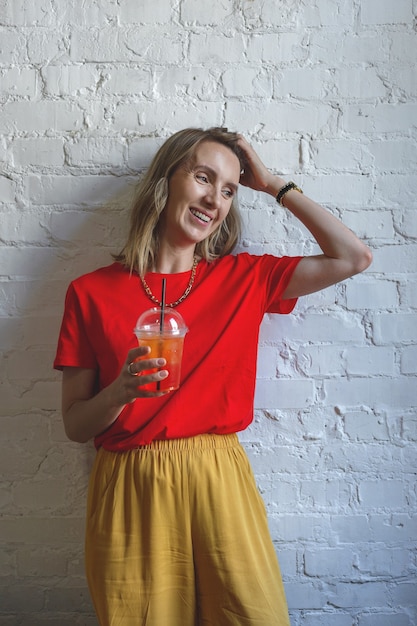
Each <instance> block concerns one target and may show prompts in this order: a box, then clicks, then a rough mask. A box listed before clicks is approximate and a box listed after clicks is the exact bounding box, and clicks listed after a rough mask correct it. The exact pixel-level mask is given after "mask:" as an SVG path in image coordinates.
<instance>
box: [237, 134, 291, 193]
mask: <svg viewBox="0 0 417 626" xmlns="http://www.w3.org/2000/svg"><path fill="white" fill-rule="evenodd" d="M238 145H239V148H240V149H241V150H242V152H243V154H244V156H245V160H246V166H245V169H244V170H243V172H242V174H241V176H240V181H239V182H240V184H241V185H243V186H244V187H250V188H251V189H254V190H255V191H264V192H265V193H272V194H275V190H276V189H278V188H279V186H280V184H281V181H280V179H279V178H278V177H277V176H274V174H272V173H271V172H270V171H269V170H268V168H267V167H266V166H265V165H264V163H263V162H262V161H261V159H260V158H259V156H258V154H257V153H256V152H255V150H254V149H253V148H252V146H251V145H250V143H249V142H248V141H246V139H245V138H244V137H243V136H242V135H239V142H238ZM277 179H278V180H277ZM282 184H285V181H282ZM281 186H282V185H281Z"/></svg>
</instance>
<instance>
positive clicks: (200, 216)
mask: <svg viewBox="0 0 417 626" xmlns="http://www.w3.org/2000/svg"><path fill="white" fill-rule="evenodd" d="M190 211H191V213H192V214H193V215H194V216H195V217H197V218H198V219H199V220H200V221H201V222H204V224H208V223H209V222H211V217H209V216H208V215H206V214H205V213H202V212H201V211H197V209H190Z"/></svg>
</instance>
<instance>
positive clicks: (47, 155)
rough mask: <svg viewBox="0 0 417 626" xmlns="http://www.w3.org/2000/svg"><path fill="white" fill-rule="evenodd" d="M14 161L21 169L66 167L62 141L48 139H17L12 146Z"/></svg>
mask: <svg viewBox="0 0 417 626" xmlns="http://www.w3.org/2000/svg"><path fill="white" fill-rule="evenodd" d="M11 150H12V154H13V160H14V163H15V165H17V166H19V167H26V166H43V165H44V166H51V167H59V166H62V165H64V148H63V141H62V139H53V138H48V137H42V138H36V139H30V138H25V139H15V141H14V142H13V143H12V146H11Z"/></svg>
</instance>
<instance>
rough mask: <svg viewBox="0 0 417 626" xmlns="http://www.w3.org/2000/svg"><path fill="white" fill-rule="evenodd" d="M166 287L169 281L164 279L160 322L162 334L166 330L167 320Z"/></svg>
mask: <svg viewBox="0 0 417 626" xmlns="http://www.w3.org/2000/svg"><path fill="white" fill-rule="evenodd" d="M166 287H167V279H166V278H163V279H162V294H161V318H160V322H159V330H160V331H161V334H162V332H163V330H164V318H165V292H166Z"/></svg>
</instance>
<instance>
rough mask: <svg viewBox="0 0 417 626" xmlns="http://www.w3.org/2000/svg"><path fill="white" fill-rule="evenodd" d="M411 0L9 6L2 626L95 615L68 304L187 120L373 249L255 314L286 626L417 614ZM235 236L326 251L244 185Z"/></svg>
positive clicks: (2, 209)
mask: <svg viewBox="0 0 417 626" xmlns="http://www.w3.org/2000/svg"><path fill="white" fill-rule="evenodd" d="M416 17H417V3H416V2H415V0H396V1H395V2H393V0H378V1H377V0H354V1H353V2H344V1H342V0H337V1H336V2H335V1H332V0H310V1H309V2H303V1H302V0H293V1H292V2H288V1H286V0H279V1H276V0H263V1H261V0H251V1H249V0H241V1H239V2H236V1H232V0H212V2H211V3H210V7H209V10H206V8H205V7H204V6H203V5H201V4H200V3H199V2H195V0H178V1H177V2H170V1H169V0H158V2H153V3H150V2H146V1H145V0H139V1H138V0H120V2H117V3H115V2H113V1H112V0H102V1H101V2H99V3H84V5H83V6H82V8H80V5H79V3H77V2H75V1H74V0H56V1H55V2H51V0H48V1H47V2H43V3H36V2H33V1H29V0H22V1H21V2H13V1H12V0H6V1H5V2H3V3H2V14H1V16H0V51H1V56H0V85H1V100H0V133H1V137H0V166H1V171H0V329H1V330H0V353H1V357H2V376H1V379H0V389H1V405H0V406H1V408H0V411H1V417H0V419H1V448H2V449H1V454H0V467H1V469H0V471H1V476H2V483H1V486H0V513H1V517H0V566H1V577H0V598H1V600H0V626H3V625H4V626H6V625H7V626H11V625H13V626H22V625H24V626H35V625H36V626H37V625H39V626H40V625H45V626H46V625H47V624H49V626H51V625H52V624H54V625H55V624H56V625H58V624H59V626H67V625H68V626H69V625H70V624H71V626H73V625H77V624H78V625H83V626H93V625H95V623H96V622H95V618H94V616H93V612H92V608H91V604H90V600H89V597H88V593H87V590H86V585H85V579H84V573H83V555H82V551H83V528H84V511H85V492H86V485H87V480H88V473H89V467H90V466H91V462H92V458H93V455H94V451H93V449H92V446H89V445H87V446H78V445H75V444H72V443H70V442H68V441H67V440H66V438H65V435H64V433H63V429H62V425H61V418H60V414H59V404H60V376H59V375H58V374H57V373H55V372H53V371H52V369H51V362H52V359H53V355H54V349H55V344H56V338H57V333H58V327H59V323H60V318H61V314H62V307H63V298H64V293H65V289H66V287H67V285H68V282H69V281H70V280H71V279H72V278H74V277H75V276H77V275H79V274H81V273H84V272H86V271H89V270H91V269H93V268H95V267H97V266H99V265H101V264H104V263H107V262H108V261H109V253H110V252H111V251H113V250H115V249H118V247H119V245H120V243H121V242H122V241H123V236H124V232H125V225H124V221H125V217H126V211H125V209H126V205H127V199H128V197H129V195H130V192H131V188H132V184H133V183H134V181H135V178H136V176H137V172H138V170H141V169H143V168H144V167H145V166H146V164H147V163H148V162H149V158H150V156H151V155H152V154H153V153H154V151H155V150H156V148H157V147H158V145H159V144H160V143H161V142H162V141H163V139H164V138H165V137H167V136H168V135H170V134H171V133H172V132H174V131H176V130H179V129H180V128H183V127H185V126H188V125H200V126H209V125H213V124H220V125H227V126H229V127H230V128H231V129H236V130H239V131H241V132H243V133H245V134H246V135H247V136H248V138H249V139H250V140H251V141H252V142H253V144H254V145H255V146H256V148H257V149H258V150H259V152H260V154H261V155H262V156H263V158H264V159H265V160H266V162H267V163H268V164H269V165H270V167H271V168H273V169H274V170H275V171H277V172H280V173H282V174H283V175H284V176H286V177H288V178H289V177H291V178H293V179H295V180H296V181H298V182H299V183H300V184H301V185H302V186H303V187H304V189H305V191H306V192H307V193H309V194H310V195H311V196H313V197H314V198H315V199H317V200H318V201H320V202H323V203H324V204H325V205H326V206H327V207H328V208H329V209H330V210H331V211H334V212H335V213H336V214H338V215H340V216H341V217H342V219H343V220H344V221H345V223H346V224H347V225H348V226H350V227H351V228H353V229H354V230H355V231H356V232H357V233H358V234H359V235H360V236H361V237H364V238H366V240H367V241H368V242H369V243H370V245H371V246H372V248H373V250H374V259H375V260H374V263H373V265H372V266H371V268H370V269H369V270H368V271H367V272H366V273H365V274H363V275H361V276H359V277H356V278H354V279H352V280H348V281H346V282H345V283H343V284H341V285H338V286H337V287H333V288H330V289H328V290H326V291H325V292H322V293H321V294H314V295H312V296H309V297H307V298H305V299H303V300H301V301H300V302H299V304H298V306H297V309H296V310H295V312H294V313H293V314H292V315H291V316H290V317H279V316H267V317H266V319H265V321H264V323H263V325H262V329H261V339H260V341H261V346H260V353H259V371H258V374H259V376H258V386H257V392H256V416H255V421H254V423H253V424H252V426H251V427H250V428H249V429H248V430H247V431H246V432H245V433H242V435H241V439H242V441H243V442H244V444H245V446H246V447H247V450H248V453H249V455H250V458H251V460H252V462H253V466H254V470H255V473H256V477H257V480H258V484H259V488H260V490H261V492H262V493H263V496H264V498H265V502H266V505H267V509H268V513H269V519H270V524H271V532H272V535H273V538H274V541H275V543H276V547H277V551H278V553H279V555H280V562H281V567H282V571H283V576H284V580H285V585H286V590H287V596H288V602H289V605H290V611H291V621H292V626H394V625H395V626H413V625H415V624H416V623H417V601H416V597H417V588H416V581H417V572H416V557H415V554H416V552H415V551H416V546H417V523H416V519H417V516H416V514H417V500H416V488H415V475H416V469H417V468H416V458H417V444H416V441H417V417H416V407H417V380H416V378H417V365H416V363H417V312H416V309H417V283H416V274H417V243H416V237H417V230H416V229H417V226H416V225H417V219H416V209H417V201H416V197H417V194H416V192H417V177H416V174H415V172H416V166H417V148H416V132H417V129H416V124H417V122H416V121H417V88H416V85H417V80H416V69H415V68H416V62H417V36H416V31H415V19H416ZM242 209H243V215H244V221H245V233H244V240H243V242H242V244H241V245H242V247H243V248H244V249H245V250H249V251H253V252H255V253H259V252H261V251H262V250H264V251H266V252H277V253H278V254H281V253H288V254H298V253H311V252H314V250H315V247H314V245H312V242H311V237H309V236H308V233H306V231H305V230H304V229H303V228H301V227H300V226H299V225H298V224H297V222H296V221H295V220H294V219H293V218H292V217H291V216H289V215H287V214H285V212H284V211H283V210H282V209H281V208H279V207H277V206H276V205H275V204H274V203H273V202H272V201H271V200H270V199H267V198H262V197H260V196H259V195H257V194H254V193H252V192H249V191H245V192H243V193H242Z"/></svg>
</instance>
